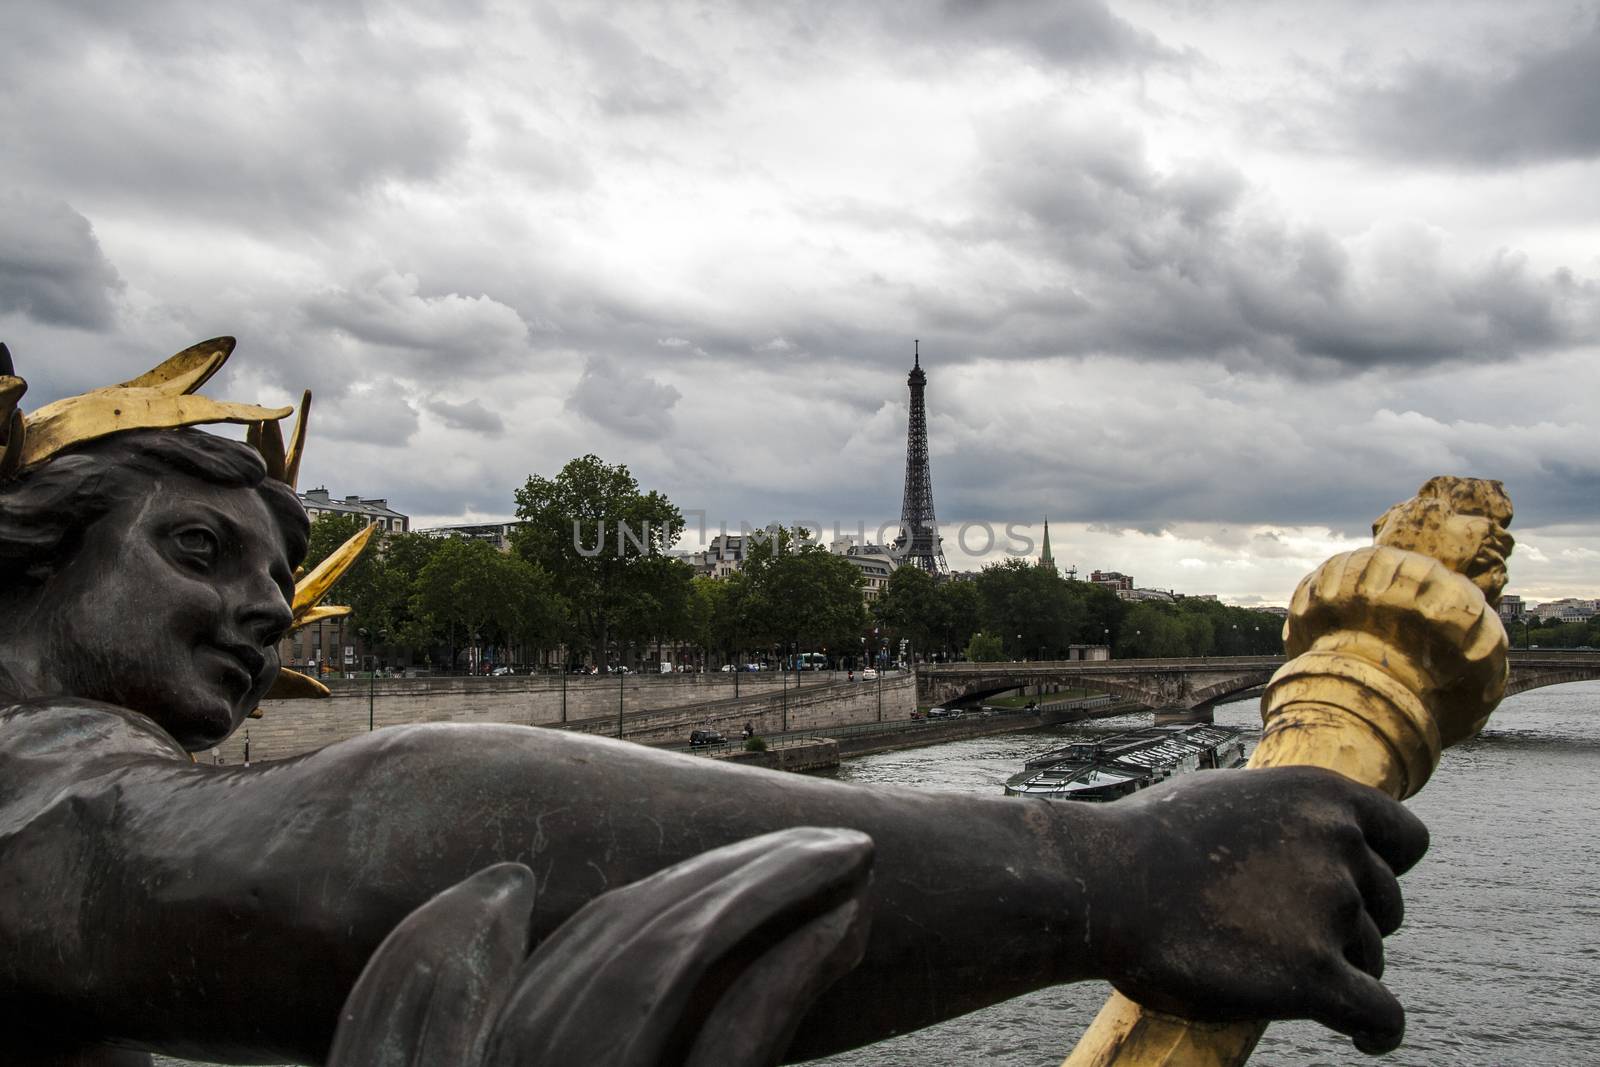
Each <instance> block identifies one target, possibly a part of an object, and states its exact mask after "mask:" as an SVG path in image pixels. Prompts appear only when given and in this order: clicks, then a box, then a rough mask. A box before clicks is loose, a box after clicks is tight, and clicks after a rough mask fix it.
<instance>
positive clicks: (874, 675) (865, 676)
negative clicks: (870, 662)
mask: <svg viewBox="0 0 1600 1067" xmlns="http://www.w3.org/2000/svg"><path fill="white" fill-rule="evenodd" d="M861 680H862V681H863V682H875V681H877V680H878V672H877V671H875V670H873V669H872V668H871V667H868V668H867V669H866V670H864V671H862V672H861Z"/></svg>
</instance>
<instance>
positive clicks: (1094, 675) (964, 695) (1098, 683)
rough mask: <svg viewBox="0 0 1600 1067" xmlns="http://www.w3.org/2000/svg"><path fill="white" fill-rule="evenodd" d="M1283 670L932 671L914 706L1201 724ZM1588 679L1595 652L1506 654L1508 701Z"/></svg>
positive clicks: (923, 673) (1276, 659)
mask: <svg viewBox="0 0 1600 1067" xmlns="http://www.w3.org/2000/svg"><path fill="white" fill-rule="evenodd" d="M1282 665H1283V657H1282V656H1209V657H1191V658H1186V659H1118V660H1063V661H1059V662H1043V663H1039V662H1035V663H1026V662H1023V663H1018V662H1010V663H948V664H934V665H928V666H923V667H919V668H918V669H917V703H918V704H961V703H968V702H972V701H978V700H982V699H983V698H985V697H988V696H993V695H994V694H996V693H1003V692H1006V691H1007V690H1012V689H1024V688H1027V687H1032V686H1044V687H1047V688H1053V687H1067V686H1076V687H1083V688H1087V689H1095V690H1100V691H1102V692H1107V693H1111V694H1113V695H1115V696H1120V697H1125V698H1127V699H1129V700H1136V701H1138V702H1139V703H1141V704H1143V705H1145V706H1146V707H1148V708H1152V709H1155V710H1157V711H1166V712H1179V711H1181V712H1187V713H1189V717H1192V718H1206V717H1209V713H1210V710H1211V709H1212V708H1213V707H1214V706H1215V705H1217V704H1219V703H1222V702H1224V701H1228V700H1237V699H1239V698H1240V697H1244V696H1249V695H1250V694H1251V693H1252V691H1259V690H1260V689H1261V688H1262V687H1263V686H1265V685H1266V683H1267V681H1268V680H1269V679H1270V678H1271V677H1272V673H1273V672H1274V671H1276V670H1277V669H1278V668H1279V667H1280V666H1282ZM1591 679H1600V652H1588V651H1584V652H1562V651H1555V650H1551V651H1545V650H1540V649H1532V650H1522V649H1518V650H1514V651H1513V652H1512V653H1511V681H1510V684H1509V685H1507V687H1506V695H1507V696H1510V695H1511V694H1513V693H1522V692H1526V691H1527V690H1529V689H1537V688H1539V687H1540V686H1546V685H1561V684H1563V683H1565V682H1581V681H1588V680H1591Z"/></svg>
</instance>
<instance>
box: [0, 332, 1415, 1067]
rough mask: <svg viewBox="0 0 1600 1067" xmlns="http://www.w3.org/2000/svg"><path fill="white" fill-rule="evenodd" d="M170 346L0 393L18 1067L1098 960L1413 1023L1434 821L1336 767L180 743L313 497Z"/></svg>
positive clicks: (202, 722) (251, 640)
mask: <svg viewBox="0 0 1600 1067" xmlns="http://www.w3.org/2000/svg"><path fill="white" fill-rule="evenodd" d="M202 347H204V346H197V348H202ZM224 348H230V349H231V342H227V343H226V345H225V346H224V345H223V344H222V343H221V342H217V343H212V344H211V347H210V348H209V349H207V352H212V353H214V352H215V351H219V350H223V349H224ZM191 351H194V350H191ZM180 355H181V354H180ZM223 355H224V356H225V355H226V351H223ZM209 360H210V356H209V355H207V356H206V358H205V360H202V361H201V363H199V364H193V365H209V364H208V362H207V361H209ZM4 362H5V363H6V364H9V359H8V358H7V359H6V360H5V361H4ZM216 362H220V360H218V361H216ZM164 366H165V365H164ZM186 366H190V365H186ZM210 370H211V371H214V370H215V366H211V367H210ZM179 371H181V373H179V372H170V373H166V374H165V376H163V375H162V374H161V373H158V372H160V368H158V371H157V372H151V374H152V375H154V376H155V379H152V378H151V375H147V376H144V377H143V378H142V379H135V380H134V382H132V383H128V388H130V389H131V390H133V391H134V392H138V391H140V390H146V391H148V392H147V393H139V395H137V396H132V397H131V398H132V399H134V400H136V401H138V402H139V404H140V405H141V406H137V407H133V408H130V407H129V406H127V405H124V404H122V403H120V401H121V400H122V399H123V398H122V397H120V396H118V395H116V393H115V392H114V390H113V391H107V395H98V394H90V399H87V400H84V399H82V398H79V399H78V401H77V402H76V403H74V404H72V405H69V406H68V408H67V409H66V410H65V411H64V412H63V411H62V410H61V409H57V411H56V412H54V418H53V419H52V420H51V421H49V422H47V423H46V428H47V429H48V430H49V432H48V433H47V434H42V435H40V436H38V437H35V436H34V435H33V434H31V433H30V432H29V420H28V419H27V418H23V419H21V420H20V422H19V420H17V419H15V418H10V419H9V420H7V419H0V423H5V424H8V425H9V427H10V429H9V433H8V435H7V436H6V437H5V438H4V439H3V440H0V445H3V446H4V447H5V453H4V456H3V457H0V471H6V472H7V473H8V477H7V478H6V480H4V482H3V483H0V568H3V575H4V576H3V581H0V697H3V698H4V700H3V703H4V704H5V705H6V706H5V707H4V708H3V710H0V877H3V878H4V881H5V891H4V892H3V893H0V1005H4V1007H5V1009H6V1012H5V1014H6V1017H7V1018H8V1019H9V1020H12V1025H11V1026H9V1027H7V1029H6V1031H5V1033H4V1034H0V1049H3V1050H4V1059H5V1060H6V1062H9V1063H19V1064H47V1063H48V1064H57V1063H78V1064H134V1063H140V1062H146V1061H145V1060H144V1059H143V1053H142V1052H138V1051H130V1050H159V1051H166V1052H170V1053H173V1054H177V1055H185V1056H191V1057H198V1058H213V1059H228V1060H233V1061H236V1062H284V1061H286V1060H293V1061H295V1062H304V1063H323V1062H332V1063H336V1064H341V1065H347V1064H355V1063H387V1062H394V1063H402V1062H404V1063H416V1064H424V1063H436V1064H441V1065H442V1064H447V1063H464V1064H472V1063H484V1064H491V1063H495V1064H498V1063H513V1062H529V1061H541V1062H596V1063H600V1062H608V1063H638V1064H646V1063H657V1062H661V1063H696V1064H710V1063H733V1064H744V1063H749V1064H755V1063H771V1062H776V1061H777V1060H778V1059H780V1058H785V1057H787V1058H806V1057H812V1056H817V1055H821V1054H823V1053H826V1052H829V1051H832V1050H838V1049H843V1048H848V1047H852V1046H855V1045H858V1044H862V1043H866V1042H871V1041H874V1040H877V1039H880V1038H883V1037H886V1036H889V1035H892V1034H896V1033H900V1032H903V1031H906V1030H909V1029H913V1028H916V1027H920V1026H923V1025H926V1024H928V1023H931V1022H934V1021H937V1020H939V1019H944V1018H948V1017H950V1016H953V1015H957V1014H960V1013H963V1012H967V1011H971V1010H974V1009H976V1008H979V1007H982V1006H984V1005H987V1004H991V1003H994V1002H996V1001H999V1000H1002V999H1005V998H1008V997H1011V996H1015V995H1017V994H1020V993H1023V992H1026V991H1029V990H1034V989H1039V988H1042V987H1045V986H1049V985H1053V984H1058V983H1063V982H1071V981H1077V980H1080V979H1084V978H1089V977H1104V978H1107V979H1110V980H1111V981H1112V982H1113V983H1114V984H1116V985H1117V986H1118V987H1119V988H1122V989H1125V990H1127V991H1129V992H1131V993H1133V994H1134V995H1135V996H1136V997H1139V998H1143V999H1146V1000H1148V1001H1150V1002H1153V1003H1156V1004H1158V1005H1160V1006H1162V1007H1164V1008H1167V1009H1168V1010H1171V1011H1176V1012H1180V1013H1183V1014H1187V1015H1191V1016H1193V1017H1195V1018H1200V1019H1253V1018H1286V1017H1311V1018H1315V1019H1318V1020H1320V1021H1322V1022H1324V1023H1326V1024H1328V1025H1330V1026H1332V1027H1334V1028H1336V1029H1338V1030H1341V1031H1343V1032H1344V1033H1347V1034H1350V1035H1353V1036H1355V1037H1356V1038H1357V1040H1358V1043H1359V1044H1360V1045H1361V1047H1363V1048H1366V1049H1369V1050H1382V1049H1388V1048H1392V1047H1394V1046H1395V1045H1396V1044H1397V1043H1398V1042H1399V1040H1400V1037H1401V1033H1402V1030H1403V1014H1402V1011H1401V1008H1400V1006H1399V1004H1398V1003H1397V1002H1396V1001H1395V1000H1394V998H1393V997H1392V996H1391V995H1390V994H1389V993H1388V991H1387V990H1385V989H1384V988H1383V986H1382V985H1381V984H1379V982H1378V981H1377V977H1378V976H1379V975H1381V972H1382V966H1383V962H1382V949H1381V943H1380V935H1387V934H1389V933H1391V932H1392V931H1393V930H1394V929H1395V928H1396V927H1397V926H1398V924H1399V922H1400V918H1401V903H1400V893H1399V888H1398V885H1397V883H1396V881H1395V874H1396V873H1400V872H1403V871H1405V870H1406V869H1407V868H1409V867H1410V866H1411V865H1412V864H1413V863H1414V862H1415V861H1416V860H1417V859H1418V858H1419V857H1420V856H1421V854H1422V852H1423V851H1424V849H1425V848H1426V842H1427V835H1426V831H1425V830H1424V829H1423V827H1422V826H1421V824H1420V823H1419V822H1418V821H1417V820H1416V819H1415V818H1414V817H1413V816H1411V815H1410V814H1409V813H1408V812H1406V810H1405V809H1404V808H1403V807H1401V806H1400V805H1399V804H1397V803H1396V802H1395V801H1393V800H1391V799H1390V798H1388V797H1386V796H1384V795H1383V794H1382V793H1380V792H1379V791H1377V790H1375V789H1371V788H1369V787H1366V786H1361V785H1356V784H1354V783H1352V782H1350V781H1349V780H1347V779H1346V778H1343V777H1341V776H1339V775H1337V774H1333V773H1330V772H1328V771H1324V770H1317V769H1308V768H1284V769H1278V770H1269V771H1259V772H1253V773H1250V774H1242V775H1232V774H1220V773H1219V774H1214V775H1209V776H1200V777H1199V778H1198V779H1196V780H1193V781H1188V782H1184V783H1183V784H1181V785H1176V786H1173V787H1170V788H1160V789H1154V790H1150V791H1148V792H1147V793H1146V794H1143V795H1141V796H1139V797H1137V798H1133V799H1130V800H1125V801H1123V802H1120V803H1118V804H1116V805H1110V806H1105V807H1078V806H1067V805H1051V804H1044V803H1027V802H1020V801H1017V800H1014V799H1006V798H1000V797H996V798H994V799H981V798H971V797H956V796H942V795H935V794H924V793H919V792H915V791H910V790H887V789H870V790H869V789H861V788H857V787H851V786H848V785H843V784H839V783H835V782H830V781H824V780H817V779H810V778H804V777H799V776H793V775H783V774H778V773H774V772H766V771H759V770H751V769H743V768H736V767H730V766H725V765H722V764H718V763H713V762H711V761H707V760H702V759H694V758H690V757H683V756H676V755H672V754H667V753H662V752H658V751H654V750H650V749H646V748H643V747H641V746H637V745H632V744H628V743H624V742H618V741H612V740H608V739H604V738H594V737H585V736H576V735H570V734H565V733H558V732H555V731H545V730H534V729H528V728H525V727H519V726H460V725H422V726H412V727H400V728H391V729H385V730H379V731H377V732H375V733H372V734H367V735H362V736H360V737H358V738H355V739H353V740H350V741H345V742H341V743H339V744H335V745H330V746H328V747H327V748H324V749H322V750H320V751H318V752H315V753H311V754H309V755H305V756H302V757H298V758H295V759H290V760H284V761H281V762H275V763H270V764H265V765H257V766H254V767H250V768H242V767H212V766H206V765H202V764H196V763H195V762H193V761H192V759H191V758H190V756H189V753H190V752H193V751H196V750H199V749H202V748H205V747H208V746H210V745H213V744H215V743H216V742H217V741H218V740H220V739H222V738H223V737H225V736H227V735H228V734H229V733H230V732H231V731H233V730H234V729H236V728H237V727H238V726H239V725H240V724H241V722H242V721H243V719H244V718H245V716H246V715H248V714H249V713H250V711H251V710H252V709H253V708H254V707H255V704H256V702H257V701H258V700H259V699H260V698H261V697H262V695H263V694H264V693H266V692H268V690H269V689H270V688H271V687H272V685H273V684H274V682H275V680H276V678H277V676H278V662H277V651H276V644H277V640H278V638H279V636H280V635H281V634H282V633H283V632H284V631H285V630H286V629H287V628H288V627H289V626H291V625H292V622H293V618H294V615H293V613H292V611H291V601H293V599H294V597H295V586H294V572H295V568H296V566H297V564H298V563H299V561H300V557H301V555H302V554H303V552H304V549H305V541H306V532H307V523H306V519H305V515H304V513H303V512H302V511H301V510H300V509H299V507H298V505H297V504H296V502H295V498H294V497H293V495H292V493H290V492H289V491H288V489H287V487H286V486H284V485H283V484H281V482H280V481H279V478H280V477H281V476H282V474H283V472H284V469H285V455H286V453H285V450H284V449H283V447H282V439H281V437H279V436H277V433H276V429H275V420H276V419H279V418H282V417H284V416H285V415H287V413H288V409H281V410H280V409H261V408H253V407H250V406H248V405H223V404H217V403H214V402H210V401H205V402H203V403H202V402H201V400H200V398H197V397H194V396H192V395H191V394H192V392H193V389H194V388H196V387H197V386H198V384H199V382H198V381H195V379H196V378H198V379H199V381H203V380H204V377H205V376H208V375H209V371H207V372H205V373H204V374H200V373H196V372H194V371H193V370H192V366H191V369H190V370H187V371H184V370H183V369H182V368H179ZM16 381H18V379H16V378H15V377H14V376H11V368H10V367H9V365H5V366H0V405H9V406H8V407H7V409H6V410H5V411H0V416H9V415H10V414H11V413H12V412H13V411H14V409H15V408H16V404H17V401H18V398H19V397H20V396H21V392H20V390H19V389H17V388H16V387H14V386H11V385H10V384H9V383H11V382H16ZM141 382H142V383H143V384H139V383H141ZM180 396H181V398H182V402H179V401H178V399H176V398H177V397H180ZM64 403H65V402H64ZM47 410H48V409H47ZM129 411H133V412H134V414H135V415H136V416H137V417H135V418H133V419H132V420H131V422H130V419H129V415H128V412H129ZM216 421H236V422H245V423H251V424H254V428H253V429H252V438H251V440H252V442H254V443H253V444H241V443H238V442H234V441H230V440H225V439H222V438H219V437H214V436H211V435H208V434H205V433H203V432H201V431H198V430H195V429H193V428H192V427H193V426H194V425H196V424H199V423H205V422H216ZM267 423H273V424H274V428H273V429H272V430H270V431H267V430H264V429H263V428H262V427H263V424H267ZM274 441H276V445H274V444H273V442H274ZM297 447H298V446H297ZM811 827H815V828H821V829H807V828H811ZM830 828H831V829H830ZM1263 915H1268V916H1273V917H1274V918H1273V921H1272V923H1271V924H1270V929H1263V928H1262V927H1261V926H1259V925H1258V924H1256V923H1254V922H1251V921H1245V920H1246V919H1247V918H1253V917H1257V916H1263ZM380 946H381V950H380ZM732 1019H738V1020H739V1025H740V1026H741V1027H742V1028H743V1029H744V1030H746V1031H748V1033H742V1034H740V1035H738V1038H737V1040H735V1038H734V1037H733V1036H730V1035H729V1034H727V1033H724V1032H723V1031H724V1030H725V1029H726V1026H719V1025H717V1024H719V1023H721V1024H726V1023H728V1022H729V1021H730V1020H732ZM434 1022H438V1023H439V1024H440V1025H441V1026H442V1027H443V1029H442V1030H439V1029H430V1027H432V1024H433V1023H434ZM424 1023H426V1025H424ZM435 1039H437V1040H439V1041H442V1042H444V1044H445V1046H447V1047H440V1046H438V1045H435V1044H430V1042H432V1041H435ZM396 1050H398V1051H396ZM419 1050H420V1051H419ZM386 1056H387V1057H390V1058H385V1057H386ZM542 1056H548V1057H549V1058H546V1059H543V1060H541V1057H542ZM408 1057H409V1058H408Z"/></svg>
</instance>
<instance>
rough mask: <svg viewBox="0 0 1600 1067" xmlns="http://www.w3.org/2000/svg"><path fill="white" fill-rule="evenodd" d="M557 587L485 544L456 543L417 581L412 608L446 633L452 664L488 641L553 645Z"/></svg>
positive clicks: (442, 548)
mask: <svg viewBox="0 0 1600 1067" xmlns="http://www.w3.org/2000/svg"><path fill="white" fill-rule="evenodd" d="M552 585H553V583H552V582H551V581H550V578H549V576H548V575H547V574H545V573H544V572H543V571H542V570H540V569H539V568H538V567H535V566H534V565H533V564H531V563H528V562H527V561H526V560H522V559H518V558H516V557H514V556H509V555H506V554H505V553H502V552H500V551H498V550H497V549H495V547H494V546H493V545H490V544H489V543H488V542H486V541H476V540H472V539H470V538H460V537H451V538H446V539H444V540H443V541H442V542H441V543H440V545H439V547H438V549H437V550H436V551H435V552H434V553H433V558H431V559H430V560H428V562H427V563H426V564H425V565H424V566H423V568H422V571H421V573H420V574H419V575H418V576H417V583H416V590H415V592H414V593H413V596H412V605H413V610H414V611H415V612H416V614H417V615H419V616H424V617H426V618H428V619H430V620H432V622H433V624H434V625H437V626H442V627H444V629H445V632H446V633H447V635H448V640H449V642H450V646H451V653H452V656H451V658H452V662H453V661H454V658H455V651H456V649H457V648H459V647H460V643H464V644H465V645H466V646H467V647H468V648H472V649H478V648H480V647H482V645H483V644H484V643H485V642H486V641H490V642H492V643H496V644H509V643H510V642H512V641H515V640H524V641H526V640H532V641H534V642H536V643H537V642H542V641H547V640H551V639H553V638H554V637H555V635H556V633H557V627H558V626H559V619H560V615H561V605H560V602H559V600H557V598H556V596H555V593H554V591H553V589H552ZM457 637H460V639H461V642H460V643H458V641H457Z"/></svg>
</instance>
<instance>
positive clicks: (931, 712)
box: [928, 708, 950, 719]
mask: <svg viewBox="0 0 1600 1067" xmlns="http://www.w3.org/2000/svg"><path fill="white" fill-rule="evenodd" d="M949 714H950V713H949V712H948V711H946V710H945V709H943V708H929V709H928V718H930V719H942V718H944V717H945V716H946V715H949Z"/></svg>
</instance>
